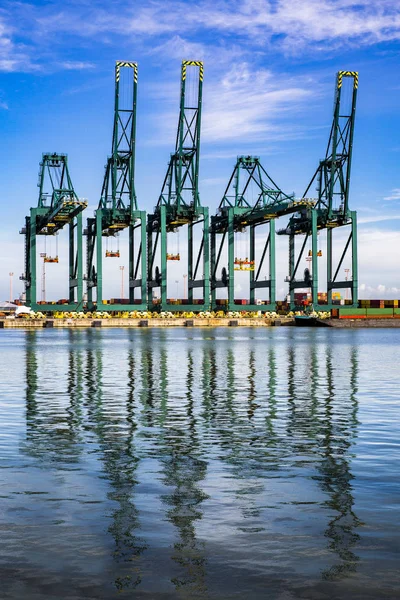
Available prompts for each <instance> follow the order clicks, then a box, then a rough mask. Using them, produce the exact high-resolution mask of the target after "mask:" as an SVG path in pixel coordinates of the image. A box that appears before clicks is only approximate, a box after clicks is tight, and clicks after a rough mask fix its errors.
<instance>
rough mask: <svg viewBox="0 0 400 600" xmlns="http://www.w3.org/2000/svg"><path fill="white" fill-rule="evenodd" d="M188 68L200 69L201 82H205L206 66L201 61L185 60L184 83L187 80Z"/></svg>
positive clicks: (183, 68)
mask: <svg viewBox="0 0 400 600" xmlns="http://www.w3.org/2000/svg"><path fill="white" fill-rule="evenodd" d="M186 67H199V77H200V81H203V74H204V65H203V61H201V60H183V61H182V81H185V79H186Z"/></svg>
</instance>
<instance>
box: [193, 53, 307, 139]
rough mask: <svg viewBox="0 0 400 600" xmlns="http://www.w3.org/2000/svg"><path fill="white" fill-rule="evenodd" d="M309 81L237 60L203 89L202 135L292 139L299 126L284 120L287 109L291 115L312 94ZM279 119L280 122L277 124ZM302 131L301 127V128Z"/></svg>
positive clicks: (297, 132) (208, 137)
mask: <svg viewBox="0 0 400 600" xmlns="http://www.w3.org/2000/svg"><path fill="white" fill-rule="evenodd" d="M316 95H318V94H317V93H316V89H315V86H314V89H313V91H312V86H311V85H310V82H307V81H305V80H304V79H302V78H298V79H288V78H285V77H283V78H281V77H280V78H279V82H278V81H277V79H276V77H275V75H274V74H273V73H272V72H271V71H269V70H267V69H254V68H252V67H251V65H249V64H247V63H245V62H242V63H236V64H235V65H233V66H232V68H231V69H230V70H229V71H227V72H226V73H225V74H224V76H223V77H222V78H221V79H220V80H219V81H216V82H213V84H212V85H209V86H207V88H206V89H205V93H204V119H203V128H202V129H203V139H204V140H205V141H207V142H226V141H231V140H235V139H242V140H245V139H248V138H250V137H251V140H252V142H255V141H259V140H265V139H268V140H284V139H294V138H296V137H298V136H299V133H300V129H301V128H299V127H296V126H293V124H290V125H288V124H284V123H283V120H284V117H285V115H286V113H290V114H291V115H293V113H294V112H298V111H299V110H300V109H301V108H303V107H304V104H305V102H306V101H310V99H311V98H315V97H316ZM278 121H279V124H278ZM302 132H303V130H302Z"/></svg>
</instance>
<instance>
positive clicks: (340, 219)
mask: <svg viewBox="0 0 400 600" xmlns="http://www.w3.org/2000/svg"><path fill="white" fill-rule="evenodd" d="M345 80H349V83H350V85H351V90H350V99H349V101H348V102H347V103H345V102H343V84H344V81H345ZM357 89H358V73H357V72H356V71H339V72H338V73H337V76H336V86H335V99H334V113H333V122H332V126H331V130H330V135H329V141H328V146H327V150H326V154H325V158H324V159H323V160H321V161H320V163H319V165H318V168H317V170H316V171H315V173H314V175H313V177H312V179H311V181H310V183H309V184H308V186H307V188H306V191H305V193H304V197H307V195H308V194H309V192H310V189H311V186H312V185H313V184H315V183H317V191H318V197H317V198H316V199H314V200H313V201H312V204H313V206H312V207H308V208H307V207H305V208H304V209H302V210H300V211H299V212H297V213H296V214H294V215H293V216H292V217H291V219H290V220H289V223H288V226H287V227H286V228H285V229H283V230H281V231H278V235H288V236H289V276H288V277H287V278H286V281H287V282H288V283H289V294H290V305H291V308H292V309H293V308H295V305H296V303H295V297H294V293H295V290H296V289H299V288H311V298H312V303H313V305H314V306H316V305H317V304H318V263H317V260H318V247H317V234H318V231H319V230H322V229H326V230H327V305H325V306H326V308H331V307H332V290H334V289H339V288H340V289H346V288H347V289H350V290H351V297H352V305H353V306H357V300H358V298H357V296H358V266H357V214H356V212H355V211H351V210H350V209H349V189H350V173H351V160H352V152H353V135H354V121H355V113H356V100H357ZM345 104H347V106H345ZM345 225H347V226H350V227H351V230H350V234H349V236H348V239H347V241H346V243H345V245H344V248H343V251H342V252H341V255H340V259H339V261H338V263H337V264H336V267H335V268H334V264H333V255H332V254H333V253H332V247H333V236H332V232H333V229H335V228H337V227H342V226H345ZM299 234H302V235H304V236H305V237H304V240H303V243H302V245H301V247H300V251H299V254H298V257H297V260H296V256H295V237H296V235H299ZM310 236H311V259H312V260H311V265H312V269H311V272H310V270H309V269H305V271H304V276H302V278H300V279H299V278H297V273H298V271H299V266H300V261H301V259H302V257H304V253H305V250H306V244H307V241H308V239H309V237H310ZM349 248H351V261H352V277H351V279H349V280H343V279H338V276H339V272H340V269H341V267H342V264H343V260H344V258H345V256H346V254H347V252H348V250H349Z"/></svg>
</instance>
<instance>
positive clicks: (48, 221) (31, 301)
mask: <svg viewBox="0 0 400 600" xmlns="http://www.w3.org/2000/svg"><path fill="white" fill-rule="evenodd" d="M38 187H39V199H38V204H37V206H36V207H34V208H31V209H30V214H29V216H28V217H26V219H25V227H24V228H23V229H22V230H21V233H22V234H24V235H25V272H24V273H23V275H22V276H21V279H22V280H24V281H25V292H26V304H27V306H30V307H31V308H32V309H33V310H39V309H40V310H45V311H53V310H64V311H71V310H82V304H83V243H82V212H83V210H84V209H85V208H86V206H87V202H86V201H85V200H80V199H79V198H78V196H77V194H76V192H75V190H74V187H73V185H72V180H71V177H70V174H69V170H68V159H67V155H66V154H58V153H53V154H50V153H48V154H43V155H42V161H41V162H40V170H39V181H38ZM66 225H68V226H69V298H68V300H69V302H68V303H67V304H60V305H55V304H45V305H43V304H40V305H39V304H38V301H37V237H38V236H44V237H47V236H49V237H50V238H54V237H55V236H57V235H58V232H59V231H60V230H62V229H63V228H64V227H65V226H66ZM43 254H44V256H43V258H44V261H45V262H55V263H58V255H57V256H48V255H46V254H45V253H43Z"/></svg>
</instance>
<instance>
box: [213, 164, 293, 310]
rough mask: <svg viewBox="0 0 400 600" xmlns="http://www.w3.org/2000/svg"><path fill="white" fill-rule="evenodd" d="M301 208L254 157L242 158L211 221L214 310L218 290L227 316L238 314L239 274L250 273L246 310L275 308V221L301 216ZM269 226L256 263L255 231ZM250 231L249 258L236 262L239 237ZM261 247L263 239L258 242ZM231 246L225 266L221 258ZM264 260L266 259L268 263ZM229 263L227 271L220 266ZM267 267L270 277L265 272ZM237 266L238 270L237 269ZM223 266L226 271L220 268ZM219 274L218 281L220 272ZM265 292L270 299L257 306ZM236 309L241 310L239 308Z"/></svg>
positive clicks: (225, 268)
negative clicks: (263, 290)
mask: <svg viewBox="0 0 400 600" xmlns="http://www.w3.org/2000/svg"><path fill="white" fill-rule="evenodd" d="M252 185H255V186H256V190H257V195H256V200H255V201H254V200H253V201H252V200H251V199H250V198H251V196H252V193H251V191H250V188H251V186H252ZM298 208H299V202H296V201H295V200H294V197H293V195H288V194H285V193H284V192H283V191H282V190H281V189H280V188H279V187H278V186H277V185H276V183H275V182H274V181H273V180H272V179H271V177H270V176H269V175H268V173H267V171H266V170H265V169H264V167H263V166H262V164H261V162H260V159H259V158H258V157H256V156H240V157H238V159H237V161H236V165H235V167H234V169H233V173H232V175H231V178H230V180H229V183H228V185H227V188H226V190H225V193H224V196H223V198H222V200H221V203H220V205H219V209H218V214H217V215H215V216H212V217H211V297H212V306H213V307H215V306H216V293H217V289H219V288H226V289H227V290H228V310H235V299H234V293H235V271H242V270H245V271H249V273H250V300H249V304H248V305H247V306H246V309H249V310H273V309H275V305H276V304H275V302H276V297H275V293H276V279H275V218H276V217H277V216H279V215H283V214H288V213H290V212H293V211H294V210H298ZM265 224H268V226H269V232H268V235H267V236H265V235H263V236H262V242H263V245H262V251H261V255H260V260H259V262H258V263H257V261H256V228H257V227H258V226H260V225H265ZM247 228H249V232H250V236H249V246H250V247H249V255H248V257H245V258H244V257H241V258H237V256H236V249H235V233H237V232H239V233H242V232H244V231H245V230H246V229H247ZM260 241H261V239H260ZM226 246H227V261H226V260H225V261H224V259H223V252H224V251H226ZM266 257H268V259H267V260H266ZM223 263H225V265H226V266H222V264H223ZM266 263H268V268H267V275H266V276H265V277H264V276H263V274H264V269H265V266H267V265H266ZM235 265H236V266H235ZM221 266H222V268H221ZM219 269H221V273H220V278H218V272H219ZM260 288H267V289H268V290H269V299H268V300H267V302H266V303H264V304H262V305H256V298H255V294H256V289H260ZM236 308H237V307H236Z"/></svg>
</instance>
